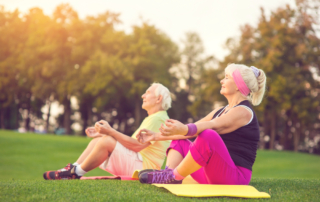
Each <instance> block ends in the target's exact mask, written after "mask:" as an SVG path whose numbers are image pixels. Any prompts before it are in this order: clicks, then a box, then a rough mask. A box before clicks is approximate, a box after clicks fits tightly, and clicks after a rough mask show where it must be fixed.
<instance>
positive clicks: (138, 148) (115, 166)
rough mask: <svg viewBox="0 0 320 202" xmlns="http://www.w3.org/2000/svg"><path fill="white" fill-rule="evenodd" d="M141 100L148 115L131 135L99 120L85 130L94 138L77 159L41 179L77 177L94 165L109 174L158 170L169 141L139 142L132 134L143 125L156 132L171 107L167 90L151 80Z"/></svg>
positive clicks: (135, 134) (129, 173)
mask: <svg viewBox="0 0 320 202" xmlns="http://www.w3.org/2000/svg"><path fill="white" fill-rule="evenodd" d="M142 99H143V104H142V108H143V109H145V110H146V111H147V112H148V117H146V118H145V119H144V120H143V122H142V123H141V125H140V127H139V128H138V129H137V131H136V132H135V133H134V134H133V135H132V137H129V136H127V135H124V134H122V133H120V132H118V131H116V130H115V129H113V128H112V127H111V126H110V125H109V124H108V122H106V121H99V122H97V123H96V124H95V127H91V128H88V129H87V130H86V133H87V135H88V136H91V137H95V138H94V139H93V140H92V141H91V142H90V143H89V144H88V146H87V148H86V149H85V150H84V151H83V153H82V154H81V155H80V157H79V158H78V160H77V161H76V162H75V163H74V164H70V163H69V164H68V165H67V166H66V167H65V168H63V169H60V170H57V171H48V172H45V173H44V174H43V177H44V179H46V180H60V179H79V178H80V177H81V176H82V175H84V174H85V173H87V172H88V171H90V170H92V169H94V168H96V167H98V166H100V168H102V169H104V170H106V171H108V172H110V173H111V174H114V175H126V176H131V175H132V173H133V172H134V171H135V170H142V169H160V168H161V166H162V164H163V162H164V159H165V156H166V154H165V152H166V149H167V148H168V147H169V145H170V142H171V141H170V140H167V141H149V142H148V143H146V144H141V143H140V142H138V140H137V138H136V136H137V134H138V132H139V131H140V130H141V129H143V128H146V129H148V130H150V131H153V132H159V128H160V127H161V124H163V123H165V121H166V120H167V119H169V117H168V114H167V110H168V109H169V108H170V107H171V96H170V92H169V90H168V89H167V88H166V87H164V86H163V85H162V84H159V83H154V84H152V85H151V86H150V87H149V88H148V89H147V91H146V92H145V93H144V94H143V95H142Z"/></svg>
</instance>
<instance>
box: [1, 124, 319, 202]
mask: <svg viewBox="0 0 320 202" xmlns="http://www.w3.org/2000/svg"><path fill="white" fill-rule="evenodd" d="M89 141H90V139H88V138H85V137H75V136H56V135H39V134H32V133H24V134H21V133H17V132H13V131H6V130H0V162H1V163H0V201H195V200H196V201H203V200H204V201H243V200H245V201H320V172H319V171H320V156H317V155H311V154H305V153H294V152H286V151H263V150H259V151H258V154H257V159H256V163H255V165H254V167H253V176H252V180H251V183H250V185H252V186H254V187H255V188H257V189H258V190H259V191H263V192H266V193H269V194H270V195H271V199H239V198H229V197H220V198H186V197H179V196H175V195H173V194H171V193H170V192H168V191H167V190H165V189H162V188H157V187H154V186H151V185H145V184H140V183H139V182H138V181H119V180H72V181H70V180H69V181H66V180H62V181H45V180H43V178H42V174H43V172H44V171H47V170H56V169H59V168H62V167H64V166H65V165H66V164H67V163H72V162H74V161H75V160H76V159H77V157H78V156H79V154H80V153H81V152H82V151H83V149H84V148H85V147H86V145H87V144H88V142H89ZM102 175H109V174H108V173H107V172H105V171H102V170H101V169H99V168H98V169H95V170H93V171H90V172H88V173H87V174H86V175H85V176H102Z"/></svg>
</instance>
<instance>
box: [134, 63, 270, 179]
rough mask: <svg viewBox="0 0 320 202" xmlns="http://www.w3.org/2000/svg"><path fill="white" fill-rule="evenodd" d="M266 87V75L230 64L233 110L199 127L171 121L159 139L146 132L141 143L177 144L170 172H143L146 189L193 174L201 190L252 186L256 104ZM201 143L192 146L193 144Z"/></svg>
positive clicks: (225, 89)
mask: <svg viewBox="0 0 320 202" xmlns="http://www.w3.org/2000/svg"><path fill="white" fill-rule="evenodd" d="M265 85H266V76H265V73H264V72H263V71H262V70H261V69H257V68H255V67H247V66H245V65H241V64H230V65H228V66H227V67H226V69H225V78H224V79H222V80H221V90H220V93H221V94H222V95H224V96H225V98H226V99H227V100H228V105H227V106H224V107H222V108H218V109H215V110H213V111H212V112H211V113H209V114H208V115H207V116H206V117H204V118H203V119H201V120H199V121H198V122H196V123H195V124H187V125H184V124H182V123H181V122H179V121H177V120H172V119H169V120H167V121H166V122H165V126H163V125H162V126H161V128H160V132H159V133H154V132H152V131H149V130H145V129H143V130H141V131H140V133H139V135H138V139H139V141H140V142H141V143H145V142H149V141H153V140H174V141H172V142H171V144H170V146H169V148H168V150H167V164H166V169H165V170H143V171H141V172H140V173H139V180H140V182H142V183H149V184H151V183H161V184H180V183H182V180H183V179H184V178H185V177H186V176H188V175H190V174H191V176H192V178H193V179H194V180H196V181H197V182H198V183H200V184H229V185H247V184H249V183H250V180H251V174H252V166H253V163H254V161H255V158H256V152H257V148H258V141H259V136H260V131H259V125H258V120H257V117H256V114H255V113H254V111H253V109H252V107H251V105H250V102H251V103H252V104H253V105H255V106H256V105H259V104H260V103H261V101H262V98H263V95H264V92H265ZM191 137H197V138H196V139H195V141H194V142H193V143H192V142H191V141H189V140H187V139H188V138H191Z"/></svg>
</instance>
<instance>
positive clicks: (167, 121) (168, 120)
mask: <svg viewBox="0 0 320 202" xmlns="http://www.w3.org/2000/svg"><path fill="white" fill-rule="evenodd" d="M165 122H166V123H174V122H175V120H174V119H167V120H166V121H165Z"/></svg>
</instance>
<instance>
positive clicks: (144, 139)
mask: <svg viewBox="0 0 320 202" xmlns="http://www.w3.org/2000/svg"><path fill="white" fill-rule="evenodd" d="M193 137H196V135H194V136H184V135H173V136H163V135H161V133H160V132H159V133H155V132H153V131H151V130H148V129H142V130H140V131H139V133H138V135H137V139H138V141H139V142H141V143H143V144H146V143H149V142H150V141H165V140H181V139H189V138H193ZM149 144H150V143H149Z"/></svg>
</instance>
